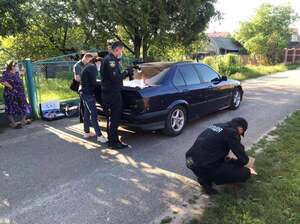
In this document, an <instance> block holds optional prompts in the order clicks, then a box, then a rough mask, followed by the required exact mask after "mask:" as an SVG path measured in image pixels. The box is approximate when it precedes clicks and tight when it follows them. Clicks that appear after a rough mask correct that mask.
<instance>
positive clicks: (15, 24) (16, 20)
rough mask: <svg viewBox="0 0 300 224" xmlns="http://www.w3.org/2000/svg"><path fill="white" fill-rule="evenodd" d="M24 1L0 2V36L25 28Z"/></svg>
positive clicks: (10, 0)
mask: <svg viewBox="0 0 300 224" xmlns="http://www.w3.org/2000/svg"><path fill="white" fill-rule="evenodd" d="M25 2H26V0H9V1H0V36H6V35H11V34H14V33H17V32H20V31H24V30H25V28H26V11H25V10H24V8H23V4H24V3H25Z"/></svg>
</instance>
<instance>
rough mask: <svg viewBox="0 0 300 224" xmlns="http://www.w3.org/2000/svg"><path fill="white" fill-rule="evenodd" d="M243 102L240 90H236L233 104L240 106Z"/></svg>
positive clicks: (236, 106)
mask: <svg viewBox="0 0 300 224" xmlns="http://www.w3.org/2000/svg"><path fill="white" fill-rule="evenodd" d="M240 103H241V93H240V91H235V93H234V96H233V105H234V107H235V108H238V107H239V106H240Z"/></svg>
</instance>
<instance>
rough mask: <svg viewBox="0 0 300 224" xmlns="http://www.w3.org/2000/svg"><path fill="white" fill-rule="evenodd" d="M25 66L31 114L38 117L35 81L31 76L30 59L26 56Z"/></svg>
mask: <svg viewBox="0 0 300 224" xmlns="http://www.w3.org/2000/svg"><path fill="white" fill-rule="evenodd" d="M25 68H26V85H27V90H28V97H29V103H30V105H31V109H32V116H33V117H34V118H38V117H39V114H38V103H37V92H36V86H35V81H34V77H33V69H32V61H31V60H30V59H29V58H27V59H25Z"/></svg>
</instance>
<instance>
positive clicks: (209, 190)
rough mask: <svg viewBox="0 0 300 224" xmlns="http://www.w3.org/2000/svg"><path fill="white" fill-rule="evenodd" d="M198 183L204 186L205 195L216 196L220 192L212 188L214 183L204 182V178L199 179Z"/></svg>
mask: <svg viewBox="0 0 300 224" xmlns="http://www.w3.org/2000/svg"><path fill="white" fill-rule="evenodd" d="M197 180H198V183H199V184H200V185H201V186H202V188H203V191H204V192H205V194H208V195H214V194H218V193H219V192H218V191H217V190H216V189H214V188H213V187H212V182H210V181H207V180H204V179H203V178H200V177H198V179H197Z"/></svg>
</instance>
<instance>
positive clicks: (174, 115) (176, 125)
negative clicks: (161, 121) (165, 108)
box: [163, 105, 187, 136]
mask: <svg viewBox="0 0 300 224" xmlns="http://www.w3.org/2000/svg"><path fill="white" fill-rule="evenodd" d="M186 121H187V116H186V109H185V108H184V107H183V106H180V105H179V106H175V107H174V108H173V109H172V110H171V111H170V112H169V113H168V116H167V118H166V121H165V128H164V129H163V133H164V134H165V135H167V136H177V135H180V134H181V132H182V131H183V129H184V127H185V124H186Z"/></svg>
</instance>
